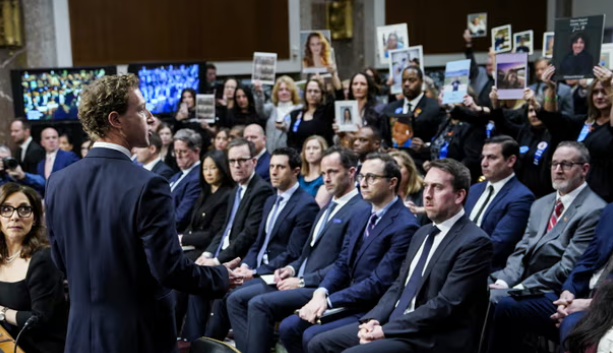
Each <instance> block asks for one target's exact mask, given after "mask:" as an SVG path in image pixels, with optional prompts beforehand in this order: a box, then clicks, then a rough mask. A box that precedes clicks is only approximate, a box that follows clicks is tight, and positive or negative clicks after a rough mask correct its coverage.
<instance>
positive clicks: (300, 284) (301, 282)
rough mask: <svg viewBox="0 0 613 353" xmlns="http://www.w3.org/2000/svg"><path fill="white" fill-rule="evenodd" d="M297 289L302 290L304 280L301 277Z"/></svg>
mask: <svg viewBox="0 0 613 353" xmlns="http://www.w3.org/2000/svg"><path fill="white" fill-rule="evenodd" d="M298 287H300V288H304V278H303V277H300V278H299V279H298Z"/></svg>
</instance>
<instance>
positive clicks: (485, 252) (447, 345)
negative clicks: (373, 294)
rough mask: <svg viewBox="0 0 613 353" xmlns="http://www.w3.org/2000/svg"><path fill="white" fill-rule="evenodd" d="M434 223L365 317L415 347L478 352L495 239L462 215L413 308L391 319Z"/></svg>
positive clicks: (430, 268)
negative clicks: (492, 239) (411, 267)
mask: <svg viewBox="0 0 613 353" xmlns="http://www.w3.org/2000/svg"><path fill="white" fill-rule="evenodd" d="M431 230H432V225H431V224H429V225H425V226H423V227H421V228H420V229H419V231H417V232H416V233H415V235H414V236H413V240H412V241H411V245H410V246H409V250H408V252H407V254H406V259H405V260H404V263H403V266H402V269H401V270H400V275H399V276H398V278H397V279H396V281H395V282H394V284H393V285H392V286H391V287H390V289H389V290H388V291H387V292H386V293H385V295H383V297H382V298H381V300H379V303H378V304H377V306H375V308H374V309H372V310H371V311H370V312H369V313H367V314H366V315H364V318H365V319H366V318H372V319H375V320H378V321H379V323H380V324H381V325H383V333H384V334H385V338H386V339H387V338H394V339H403V340H407V341H409V342H410V343H411V344H412V345H414V346H415V351H420V352H421V351H424V352H426V351H428V352H475V351H476V349H475V348H476V347H475V346H474V344H475V341H474V339H475V337H476V336H477V337H478V335H479V334H480V333H481V328H482V324H483V317H484V313H482V312H481V310H479V309H480V306H484V305H486V304H487V291H486V288H487V277H488V274H489V273H490V263H491V260H492V253H493V250H492V244H491V241H490V239H489V237H488V235H487V234H485V232H484V231H483V230H482V229H480V228H479V227H477V226H476V225H475V224H474V223H473V222H471V221H470V220H469V219H468V216H467V215H464V216H463V217H461V218H460V219H459V220H458V221H457V222H456V223H455V224H454V225H453V226H452V227H451V229H450V230H449V232H448V233H447V235H445V238H444V239H443V240H442V242H441V243H440V245H439V246H438V248H437V249H436V251H435V252H434V253H433V254H432V255H431V258H430V261H428V266H426V268H425V271H424V274H423V279H422V282H421V285H420V287H419V289H418V291H417V295H416V297H415V310H413V311H412V312H410V313H407V314H404V315H402V316H401V317H398V318H396V319H395V320H393V321H390V315H391V313H392V312H393V311H394V309H395V308H396V303H397V302H398V301H399V300H400V297H401V295H402V292H403V291H404V288H405V283H406V280H407V278H408V275H409V269H410V266H411V262H412V261H413V259H414V258H415V256H416V255H417V252H418V250H419V248H420V247H421V246H422V244H423V243H424V241H425V239H426V237H427V236H428V234H430V232H431Z"/></svg>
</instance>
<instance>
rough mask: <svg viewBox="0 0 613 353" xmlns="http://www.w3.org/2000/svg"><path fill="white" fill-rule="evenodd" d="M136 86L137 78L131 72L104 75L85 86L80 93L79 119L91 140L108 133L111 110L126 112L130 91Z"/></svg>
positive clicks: (120, 113) (120, 112)
mask: <svg viewBox="0 0 613 353" xmlns="http://www.w3.org/2000/svg"><path fill="white" fill-rule="evenodd" d="M137 88H138V78H137V77H136V76H135V75H133V74H127V75H119V76H118V75H110V76H104V77H102V78H99V79H97V80H96V81H94V82H93V83H92V84H90V85H88V86H86V87H85V89H84V90H83V93H81V103H80V104H79V119H80V120H81V124H82V125H83V130H85V132H87V134H88V135H89V136H90V138H91V139H92V140H97V139H99V138H101V137H104V136H105V135H106V134H107V133H108V131H109V128H110V125H109V122H108V116H109V114H111V112H117V114H119V115H122V114H125V113H126V111H127V110H128V101H129V98H130V91H132V90H134V89H137Z"/></svg>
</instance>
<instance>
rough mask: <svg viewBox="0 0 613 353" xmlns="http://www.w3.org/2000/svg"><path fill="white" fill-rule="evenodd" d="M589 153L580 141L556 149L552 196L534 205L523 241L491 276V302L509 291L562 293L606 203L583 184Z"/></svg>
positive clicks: (568, 142) (566, 143)
mask: <svg viewBox="0 0 613 353" xmlns="http://www.w3.org/2000/svg"><path fill="white" fill-rule="evenodd" d="M589 162H590V154H589V152H588V150H587V148H585V146H583V144H581V143H579V142H574V141H573V142H571V141H566V142H562V143H560V144H559V145H558V148H557V149H556V150H555V152H554V154H553V159H552V162H551V179H552V183H553V188H554V189H555V190H557V191H556V192H555V193H552V194H549V195H547V196H544V197H542V198H540V199H538V200H536V201H535V202H534V204H532V208H531V210H530V218H529V220H528V226H527V227H526V232H525V234H524V237H523V239H522V240H521V241H520V242H519V243H518V244H517V246H516V247H515V251H514V252H513V254H512V255H511V256H510V257H509V258H508V260H507V264H506V267H505V268H504V269H502V270H500V271H497V272H494V273H492V275H491V277H492V279H493V280H494V281H495V283H493V284H491V285H490V288H491V289H492V292H491V300H492V301H493V302H494V303H496V302H498V300H499V299H500V298H502V297H503V296H505V295H506V293H507V291H508V290H509V289H510V288H514V289H528V288H536V289H542V290H546V291H557V292H559V291H560V288H561V287H562V284H563V283H564V281H565V280H566V277H567V276H568V274H569V273H570V271H571V270H572V269H573V267H574V266H575V262H576V261H577V260H578V259H579V257H580V256H581V255H582V254H583V252H584V251H585V249H586V248H587V246H588V244H589V242H590V240H591V239H592V237H593V236H594V229H595V228H596V224H597V223H598V218H599V217H600V212H601V211H602V209H603V208H604V207H605V205H606V203H605V202H604V200H602V199H601V198H600V197H599V196H598V195H596V194H595V193H594V192H593V191H592V189H590V187H589V186H588V185H587V184H586V182H585V177H586V175H587V173H588V171H589V169H590V165H589Z"/></svg>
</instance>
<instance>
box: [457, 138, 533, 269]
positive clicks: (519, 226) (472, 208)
mask: <svg viewBox="0 0 613 353" xmlns="http://www.w3.org/2000/svg"><path fill="white" fill-rule="evenodd" d="M518 157H519V145H518V144H517V142H516V141H515V140H514V139H512V138H511V137H509V136H504V135H500V136H496V137H493V138H491V139H489V140H486V141H485V145H483V152H482V154H481V171H482V173H483V175H484V176H485V179H486V180H487V181H485V182H482V183H479V184H475V185H473V186H472V187H471V188H470V192H469V193H468V199H467V200H466V207H465V210H466V213H468V215H469V218H470V220H472V221H473V222H475V224H476V225H477V226H479V227H481V229H483V230H484V231H485V232H486V233H487V234H489V236H490V238H491V239H492V243H493V244H494V259H493V260H492V261H493V262H492V271H497V270H500V269H501V268H503V267H504V265H505V264H506V263H507V257H509V255H511V253H513V249H515V244H517V242H519V241H520V240H521V238H522V236H523V235H524V230H525V229H526V224H527V223H528V216H529V215H530V206H532V203H533V202H534V195H533V194H532V192H530V190H528V188H527V187H525V186H524V184H522V183H521V182H520V181H519V180H518V179H517V177H516V176H515V173H514V172H513V167H514V166H515V162H517V158H518Z"/></svg>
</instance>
